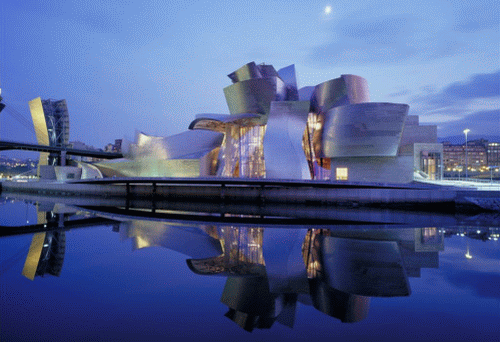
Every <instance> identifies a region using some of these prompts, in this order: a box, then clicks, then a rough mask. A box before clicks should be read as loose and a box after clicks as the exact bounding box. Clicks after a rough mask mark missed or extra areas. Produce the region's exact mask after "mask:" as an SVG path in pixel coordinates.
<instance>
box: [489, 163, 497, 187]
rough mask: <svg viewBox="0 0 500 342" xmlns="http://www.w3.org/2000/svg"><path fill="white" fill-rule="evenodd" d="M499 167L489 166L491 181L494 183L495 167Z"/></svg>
mask: <svg viewBox="0 0 500 342" xmlns="http://www.w3.org/2000/svg"><path fill="white" fill-rule="evenodd" d="M497 167H498V166H491V165H490V166H488V168H489V169H490V183H493V169H494V168H497Z"/></svg>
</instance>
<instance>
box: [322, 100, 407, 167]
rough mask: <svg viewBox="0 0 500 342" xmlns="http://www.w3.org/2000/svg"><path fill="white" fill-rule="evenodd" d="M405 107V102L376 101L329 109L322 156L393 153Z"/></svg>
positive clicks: (390, 154) (396, 149)
mask: <svg viewBox="0 0 500 342" xmlns="http://www.w3.org/2000/svg"><path fill="white" fill-rule="evenodd" d="M408 109H409V106H408V105H406V104H397V103H378V102H369V103H359V104H354V105H348V106H341V107H335V108H332V109H331V110H329V111H328V112H327V114H326V118H325V125H324V134H323V140H322V142H323V152H324V154H325V156H326V157H327V158H334V157H370V156H374V157H375V156H386V157H389V156H396V155H397V152H398V147H399V142H400V141H401V134H402V132H403V126H404V121H405V118H406V115H407V114H408Z"/></svg>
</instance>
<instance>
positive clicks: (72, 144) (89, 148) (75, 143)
mask: <svg viewBox="0 0 500 342" xmlns="http://www.w3.org/2000/svg"><path fill="white" fill-rule="evenodd" d="M68 147H69V148H72V149H75V150H87V151H99V149H98V148H96V147H94V146H89V145H87V144H85V143H83V142H81V141H70V142H69V144H68ZM71 159H72V160H79V161H84V162H93V161H99V160H100V159H97V158H92V157H80V156H71Z"/></svg>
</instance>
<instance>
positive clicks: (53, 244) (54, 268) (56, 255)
mask: <svg viewBox="0 0 500 342" xmlns="http://www.w3.org/2000/svg"><path fill="white" fill-rule="evenodd" d="M65 215H67V214H63V213H60V214H59V213H57V214H56V213H54V212H53V211H43V210H39V208H38V206H37V222H38V224H45V225H46V224H47V223H55V224H58V225H63V223H64V219H65ZM65 250H66V233H65V232H64V231H62V230H61V231H50V232H41V233H35V234H33V238H32V240H31V245H30V248H29V251H28V256H27V257H26V261H25V263H24V267H23V271H22V274H23V275H24V276H25V277H26V278H28V279H31V280H34V279H35V277H38V276H42V277H43V276H44V275H46V274H49V275H53V276H56V277H59V275H60V274H61V270H62V266H63V262H64V252H65Z"/></svg>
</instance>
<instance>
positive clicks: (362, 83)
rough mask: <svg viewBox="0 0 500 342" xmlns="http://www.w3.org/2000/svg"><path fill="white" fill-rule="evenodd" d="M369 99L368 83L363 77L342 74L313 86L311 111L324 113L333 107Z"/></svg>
mask: <svg viewBox="0 0 500 342" xmlns="http://www.w3.org/2000/svg"><path fill="white" fill-rule="evenodd" d="M369 101H370V96H369V93H368V83H367V81H366V80H365V79H364V78H363V77H360V76H356V75H342V76H341V77H339V78H335V79H332V80H329V81H326V82H323V83H320V84H318V85H317V86H316V87H315V88H314V91H313V94H312V96H311V112H313V113H317V114H320V113H326V112H327V111H328V110H330V109H331V108H333V107H337V106H344V105H348V104H354V103H362V102H369Z"/></svg>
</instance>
